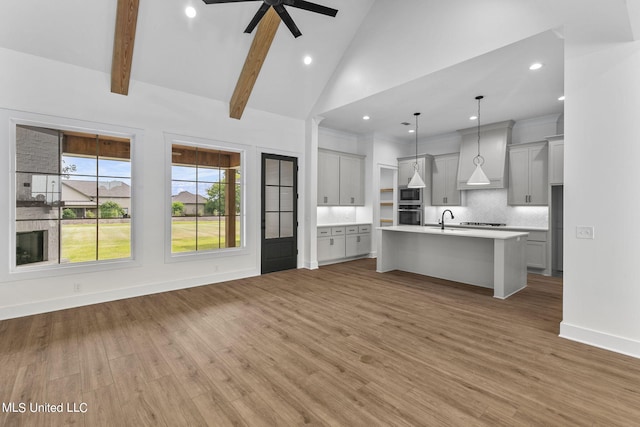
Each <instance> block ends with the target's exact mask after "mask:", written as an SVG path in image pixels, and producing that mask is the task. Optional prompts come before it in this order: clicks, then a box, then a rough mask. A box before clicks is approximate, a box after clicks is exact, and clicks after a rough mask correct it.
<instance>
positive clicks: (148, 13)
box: [0, 0, 374, 118]
mask: <svg viewBox="0 0 640 427" xmlns="http://www.w3.org/2000/svg"><path fill="white" fill-rule="evenodd" d="M317 2H318V3H319V4H322V5H325V6H328V7H332V8H335V9H338V10H339V12H338V15H337V16H336V17H335V18H331V17H327V16H324V15H319V14H316V13H312V12H308V11H304V10H300V9H296V8H291V7H289V8H287V9H288V11H289V13H290V15H291V16H292V18H293V19H294V21H295V22H296V24H297V25H298V27H299V28H300V30H301V31H302V36H301V37H299V38H297V39H294V37H293V36H292V35H291V33H290V32H289V30H288V29H287V28H286V26H285V25H284V24H281V25H280V28H279V29H278V33H277V34H276V37H275V39H274V41H273V44H272V46H271V49H270V51H269V55H268V57H267V59H266V61H265V63H264V65H263V67H262V71H261V72H260V76H259V77H258V81H257V82H256V85H255V87H254V90H253V92H252V95H251V98H250V99H249V103H248V105H247V107H248V108H254V109H259V110H263V111H267V112H271V113H275V114H281V115H285V116H289V117H295V118H306V117H307V116H308V114H309V112H310V111H311V108H312V107H313V105H314V103H315V102H316V100H317V98H318V97H319V95H320V93H321V92H322V90H323V89H324V87H325V85H326V84H327V81H328V80H329V78H330V77H331V74H332V73H333V71H334V69H335V68H336V66H337V64H338V63H339V61H340V59H341V58H342V55H343V54H344V51H345V50H346V48H347V46H348V45H349V43H350V42H351V40H352V39H353V36H354V34H355V33H356V31H357V30H358V28H359V26H360V24H361V22H362V20H363V19H364V18H365V16H366V15H367V13H368V11H369V9H370V8H371V5H372V4H373V2H374V0H349V1H340V0H318V1H317ZM116 4H117V1H116V0H63V1H51V0H1V1H0V46H1V47H5V48H8V49H12V50H17V51H21V52H25V53H29V54H33V55H37V56H42V57H45V58H49V59H53V60H56V61H61V62H65V63H69V64H74V65H77V66H80V67H85V68H90V69H93V70H98V71H102V72H105V73H110V72H111V56H112V49H113V36H114V29H115V15H116ZM188 5H191V6H193V7H195V8H196V10H197V12H198V14H197V16H196V18H194V19H189V18H187V17H186V16H185V13H184V9H185V7H186V6H188ZM259 6H260V3H259V2H257V1H249V2H246V3H244V2H240V3H230V4H217V5H205V4H204V3H203V2H202V1H201V0H141V1H140V10H139V14H138V23H137V31H136V40H135V47H134V56H133V65H132V82H131V86H130V89H129V93H130V94H131V93H134V92H135V84H136V81H140V82H145V83H150V84H155V85H159V86H163V87H166V88H170V89H175V90H179V91H183V92H187V93H191V94H195V95H199V96H204V97H207V98H212V99H217V100H221V101H224V102H228V101H229V99H230V98H231V95H232V93H233V89H234V88H235V85H236V82H237V80H238V76H239V75H240V71H241V70H242V66H243V64H244V60H245V58H246V56H247V52H248V51H249V47H250V45H251V41H252V40H253V34H252V35H248V34H244V33H243V31H244V29H245V27H246V26H247V24H248V23H249V21H250V20H251V18H252V17H253V15H254V14H255V12H256V11H257V10H258V7H259ZM254 34H255V31H254ZM305 55H311V56H313V58H314V62H313V63H312V65H311V66H305V65H304V64H303V63H302V58H303V57H304V56H305ZM106 90H109V88H106Z"/></svg>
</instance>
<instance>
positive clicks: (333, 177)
mask: <svg viewBox="0 0 640 427" xmlns="http://www.w3.org/2000/svg"><path fill="white" fill-rule="evenodd" d="M317 202H318V206H363V205H364V157H362V156H358V155H355V154H348V153H340V152H337V151H329V150H318V200H317Z"/></svg>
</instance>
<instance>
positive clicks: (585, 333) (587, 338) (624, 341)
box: [560, 322, 640, 359]
mask: <svg viewBox="0 0 640 427" xmlns="http://www.w3.org/2000/svg"><path fill="white" fill-rule="evenodd" d="M560 337H561V338H566V339H568V340H571V341H577V342H580V343H583V344H587V345H590V346H593V347H598V348H602V349H604V350H609V351H613V352H616V353H620V354H624V355H626V356H631V357H635V358H638V359H640V341H635V340H631V339H629V338H624V337H619V336H616V335H610V334H605V333H604V332H599V331H594V330H593V329H588V328H582V327H580V326H576V325H572V324H569V323H567V322H561V323H560Z"/></svg>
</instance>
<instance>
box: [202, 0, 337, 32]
mask: <svg viewBox="0 0 640 427" xmlns="http://www.w3.org/2000/svg"><path fill="white" fill-rule="evenodd" d="M202 1H203V2H205V3H206V4H217V3H236V2H244V1H259V0H202ZM260 1H262V2H263V3H262V6H260V9H258V12H257V13H256V14H255V15H254V17H253V19H252V20H251V22H249V25H248V26H247V28H245V30H244V32H245V33H251V32H252V31H253V29H254V28H255V27H256V26H257V25H258V22H260V20H261V19H262V17H263V16H264V15H265V13H267V11H268V10H269V8H270V7H273V9H274V10H275V11H276V12H277V13H278V15H280V19H282V21H283V22H284V23H285V25H286V26H287V27H288V28H289V31H291V34H293V36H294V37H300V36H301V35H302V33H301V32H300V30H299V29H298V27H297V26H296V24H295V22H293V19H291V15H289V13H288V12H287V10H286V9H285V8H284V6H285V5H286V6H291V7H297V8H298V9H303V10H308V11H310V12H315V13H321V14H322V15H327V16H336V14H337V13H338V10H337V9H332V8H330V7H326V6H322V5H319V4H316V3H311V2H308V1H304V0H260Z"/></svg>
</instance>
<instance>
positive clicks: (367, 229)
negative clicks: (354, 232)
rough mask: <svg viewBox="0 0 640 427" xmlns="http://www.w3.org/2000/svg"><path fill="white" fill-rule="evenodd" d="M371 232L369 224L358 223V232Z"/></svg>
mask: <svg viewBox="0 0 640 427" xmlns="http://www.w3.org/2000/svg"><path fill="white" fill-rule="evenodd" d="M370 232H371V226H370V225H359V226H358V233H370Z"/></svg>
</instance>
